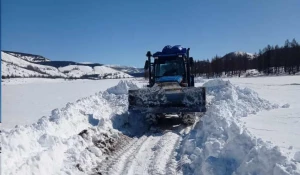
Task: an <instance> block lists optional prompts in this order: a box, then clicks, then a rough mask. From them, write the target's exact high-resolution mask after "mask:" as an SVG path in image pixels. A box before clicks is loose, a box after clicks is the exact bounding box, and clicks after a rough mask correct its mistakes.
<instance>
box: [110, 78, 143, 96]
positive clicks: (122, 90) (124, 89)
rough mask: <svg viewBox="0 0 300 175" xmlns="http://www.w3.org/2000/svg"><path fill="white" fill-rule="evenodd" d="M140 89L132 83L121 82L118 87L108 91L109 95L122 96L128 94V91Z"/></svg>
mask: <svg viewBox="0 0 300 175" xmlns="http://www.w3.org/2000/svg"><path fill="white" fill-rule="evenodd" d="M134 89H138V86H137V85H136V84H134V83H133V82H132V81H123V80H121V81H120V82H119V84H118V85H117V86H113V87H111V88H108V89H107V92H108V93H111V94H115V95H121V94H128V90H134Z"/></svg>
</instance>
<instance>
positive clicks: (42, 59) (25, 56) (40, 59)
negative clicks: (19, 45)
mask: <svg viewBox="0 0 300 175" xmlns="http://www.w3.org/2000/svg"><path fill="white" fill-rule="evenodd" d="M3 52H5V53H7V54H10V55H12V56H15V57H17V58H21V59H23V60H25V61H30V62H45V61H50V60H49V59H48V58H45V57H43V56H41V55H34V54H28V53H22V52H13V51H3Z"/></svg>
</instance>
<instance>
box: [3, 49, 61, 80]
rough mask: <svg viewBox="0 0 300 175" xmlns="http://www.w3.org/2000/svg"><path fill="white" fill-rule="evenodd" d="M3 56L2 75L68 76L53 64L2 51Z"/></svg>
mask: <svg viewBox="0 0 300 175" xmlns="http://www.w3.org/2000/svg"><path fill="white" fill-rule="evenodd" d="M1 57H2V60H1V61H2V66H3V67H2V70H1V73H2V75H20V77H30V76H31V75H44V76H45V77H50V76H53V77H66V75H65V74H63V73H61V72H60V71H59V70H58V69H56V68H54V67H51V66H44V65H39V64H35V63H31V62H28V61H25V60H23V59H21V58H17V57H15V56H12V55H10V54H7V53H5V52H1ZM3 63H4V64H3ZM5 63H6V64H5ZM25 70H26V71H25ZM22 72H23V73H22ZM33 72H35V74H33Z"/></svg>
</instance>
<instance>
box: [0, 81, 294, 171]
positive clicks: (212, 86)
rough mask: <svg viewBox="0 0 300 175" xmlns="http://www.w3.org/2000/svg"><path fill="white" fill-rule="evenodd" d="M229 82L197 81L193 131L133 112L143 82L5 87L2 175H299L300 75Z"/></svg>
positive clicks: (16, 84) (33, 83)
mask: <svg viewBox="0 0 300 175" xmlns="http://www.w3.org/2000/svg"><path fill="white" fill-rule="evenodd" d="M228 80H229V82H226V81H222V80H205V79H204V80H203V79H197V81H196V82H197V85H204V86H205V87H207V97H208V100H209V107H208V110H207V112H206V114H205V115H204V116H203V117H202V118H201V119H200V121H199V122H198V123H196V124H195V125H194V126H191V127H183V126H177V127H171V126H163V127H162V126H161V127H159V128H155V129H154V130H153V128H152V129H151V130H148V127H147V125H146V124H145V123H143V121H142V120H141V116H136V115H131V114H127V112H126V109H127V105H128V102H127V94H126V91H127V90H128V89H129V88H136V86H135V85H134V84H137V86H139V87H141V86H142V85H143V84H144V83H146V82H142V81H137V80H133V84H132V83H128V82H124V81H122V82H120V83H119V80H99V81H82V80H81V81H78V80H76V81H62V80H47V81H41V80H38V79H35V80H33V81H32V80H26V81H27V82H21V80H14V81H13V82H4V86H3V93H2V94H3V99H2V104H3V111H2V116H3V117H2V119H3V120H2V121H3V125H2V126H4V127H5V128H6V129H4V131H3V134H2V136H1V137H2V150H3V153H2V159H3V160H10V161H2V173H4V174H32V173H33V174H95V173H101V174H218V175H219V174H220V175H221V174H298V175H299V174H300V150H299V145H300V139H298V137H299V135H300V130H299V129H298V128H297V125H298V126H299V123H300V118H299V116H300V113H299V109H300V103H299V101H298V99H299V94H300V93H299V92H300V76H286V77H284V76H282V77H272V78H270V77H260V78H230V79H228ZM22 81H24V79H23V80H22ZM118 83H119V85H118V86H116V87H113V88H110V89H109V90H107V91H105V90H106V89H107V88H109V87H111V86H114V85H116V84H118ZM244 87H246V88H244ZM124 89H125V91H124ZM17 91H18V92H17ZM99 91H101V92H99ZM96 92H98V93H96ZM256 92H257V93H256ZM83 97H85V98H83ZM80 98H81V99H80ZM77 99H80V100H77ZM76 100H77V101H76ZM68 102H70V103H68ZM67 103H68V104H67ZM65 104H67V105H65ZM55 108H60V109H56V110H53V109H55ZM51 110H53V111H52V112H50V111H51ZM42 116H47V117H43V118H41V119H39V120H38V121H37V119H38V118H40V117H42ZM25 118H26V119H28V120H27V121H26V119H25ZM10 120H11V121H10ZM24 121H25V122H24ZM9 122H11V123H10V125H6V123H9ZM33 122H37V123H34V124H32V125H28V126H19V127H17V128H14V129H11V130H10V129H9V128H12V127H13V124H21V125H22V124H30V123H33ZM244 123H245V124H244ZM244 125H245V126H244ZM260 138H261V139H260ZM267 141H271V142H272V143H268V142H267ZM274 146H275V147H274ZM276 146H278V147H276ZM297 151H298V152H297Z"/></svg>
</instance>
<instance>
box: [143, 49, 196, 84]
mask: <svg viewBox="0 0 300 175" xmlns="http://www.w3.org/2000/svg"><path fill="white" fill-rule="evenodd" d="M189 50H190V49H189V48H188V49H186V48H183V47H181V46H180V45H176V46H173V47H172V46H169V45H167V46H165V47H164V48H163V50H162V52H156V53H154V54H153V55H151V53H150V52H148V53H147V57H148V60H147V61H146V62H145V69H148V70H149V86H150V87H151V86H153V85H154V84H155V83H158V82H178V83H179V84H180V86H188V87H190V86H194V76H193V75H191V74H190V68H191V66H192V65H193V58H190V57H189ZM151 57H153V58H154V62H153V63H151Z"/></svg>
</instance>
